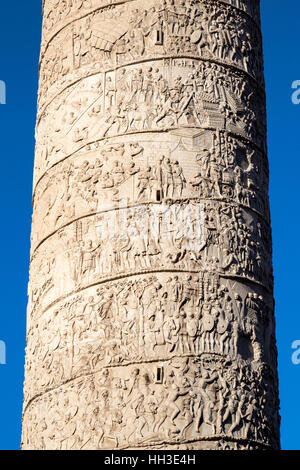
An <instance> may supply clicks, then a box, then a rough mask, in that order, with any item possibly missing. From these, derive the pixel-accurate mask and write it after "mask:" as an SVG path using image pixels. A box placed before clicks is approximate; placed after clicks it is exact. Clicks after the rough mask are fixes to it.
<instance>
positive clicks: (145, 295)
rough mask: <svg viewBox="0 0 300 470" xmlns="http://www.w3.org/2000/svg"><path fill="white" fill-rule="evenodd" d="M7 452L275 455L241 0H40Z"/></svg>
mask: <svg viewBox="0 0 300 470" xmlns="http://www.w3.org/2000/svg"><path fill="white" fill-rule="evenodd" d="M43 17H44V21H43V33H42V47H41V57H40V85H39V99H38V115H37V127H36V157H35V168H34V186H33V209H34V210H33V222H32V249H31V265H30V283H29V291H28V296H29V303H28V320H27V350H26V366H25V369H26V374H25V375H26V377H25V385H24V411H23V438H22V446H23V449H41V450H48V449H53V450H54V449H56V450H64V449H72V450H87V449H116V450H117V449H148V448H149V449H151V448H152V449H199V450H200V449H204V450H206V449H220V450H223V449H237V450H239V449H254V450H257V449H258V450H259V449H270V448H272V449H278V448H279V447H280V442H279V423H280V418H279V401H278V379H277V351H276V340H275V320H274V301H273V275H272V249H271V229H270V214H269V202H268V178H269V175H268V160H267V148H266V115H265V92H264V75H263V57H262V46H261V32H260V13H259V0H189V1H181V0H147V1H146V0H68V1H63V0H44V2H43Z"/></svg>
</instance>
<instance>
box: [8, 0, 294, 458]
mask: <svg viewBox="0 0 300 470" xmlns="http://www.w3.org/2000/svg"><path fill="white" fill-rule="evenodd" d="M1 3H2V5H1V10H0V11H1V15H0V80H3V81H5V83H6V85H7V104H6V105H0V123H1V126H0V139H1V147H0V153H1V167H0V168H1V174H2V176H1V184H0V192H1V197H0V205H1V221H2V223H1V225H2V229H1V231H0V246H1V247H2V256H1V269H0V288H1V305H2V311H1V316H0V341H1V340H2V341H5V343H6V346H7V364H6V365H5V366H4V365H0V449H1V450H3V449H9V450H10V449H18V448H19V445H20V434H21V413H22V386H23V367H24V348H25V322H26V303H27V298H26V296H27V281H28V264H29V249H30V224H31V190H32V171H33V158H34V128H35V116H36V96H37V73H38V56H39V45H40V34H41V6H40V4H41V1H40V0H31V1H30V2H25V1H24V0H14V2H1ZM299 17H300V2H299V0H286V1H285V2H283V1H282V0H262V26H263V36H264V52H265V72H266V86H267V101H268V144H269V159H270V170H271V187H270V199H271V213H272V227H273V238H274V268H275V281H276V284H275V299H276V305H277V307H276V318H277V340H278V349H279V378H280V399H281V415H282V446H283V448H284V449H297V450H299V449H300V436H299V433H298V423H299V422H300V403H299V385H300V365H298V366H296V365H293V363H292V360H291V357H292V352H293V351H292V349H291V345H292V343H293V341H295V340H300V314H299V312H300V307H299V305H298V304H299V300H297V299H298V297H297V295H298V292H299V291H300V289H299V284H298V282H299V280H298V272H299V270H298V266H300V253H299V248H298V240H299V232H298V231H299V230H300V221H299V219H298V214H299V201H300V198H299V194H298V191H299V185H300V182H299V172H300V159H299V156H300V155H299V145H300V126H299V124H300V104H299V105H298V106H296V105H293V104H292V100H291V95H292V89H291V85H292V82H293V81H295V80H300V70H299V69H300V65H299V64H300V60H299V58H300V52H299V34H298V31H299Z"/></svg>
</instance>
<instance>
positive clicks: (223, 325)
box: [217, 317, 228, 335]
mask: <svg viewBox="0 0 300 470" xmlns="http://www.w3.org/2000/svg"><path fill="white" fill-rule="evenodd" d="M227 328H228V320H226V318H225V317H221V318H220V319H219V321H218V326H217V332H218V333H219V335H222V334H223V333H225V331H226V330H227Z"/></svg>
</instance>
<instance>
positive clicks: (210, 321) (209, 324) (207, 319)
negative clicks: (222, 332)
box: [203, 315, 215, 331]
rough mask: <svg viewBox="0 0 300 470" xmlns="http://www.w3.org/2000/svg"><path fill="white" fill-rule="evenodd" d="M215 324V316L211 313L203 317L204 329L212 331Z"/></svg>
mask: <svg viewBox="0 0 300 470" xmlns="http://www.w3.org/2000/svg"><path fill="white" fill-rule="evenodd" d="M214 326H215V321H214V318H213V317H212V316H211V315H205V316H204V317H203V329H204V331H212V330H213V329H214Z"/></svg>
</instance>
